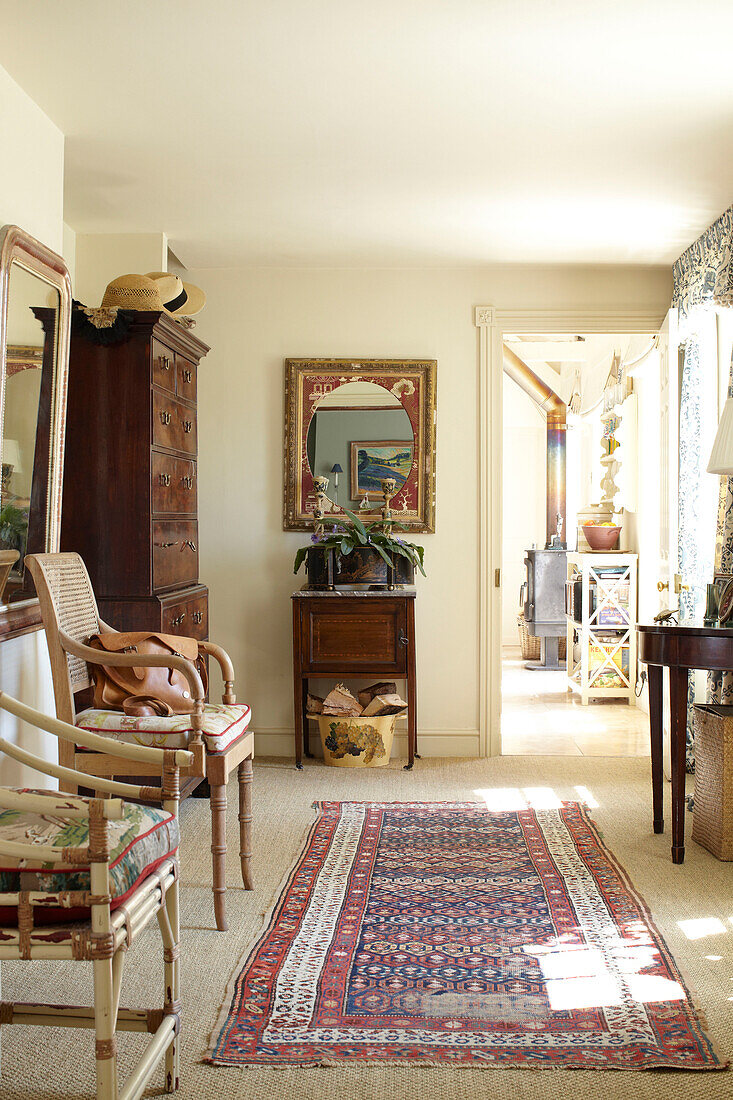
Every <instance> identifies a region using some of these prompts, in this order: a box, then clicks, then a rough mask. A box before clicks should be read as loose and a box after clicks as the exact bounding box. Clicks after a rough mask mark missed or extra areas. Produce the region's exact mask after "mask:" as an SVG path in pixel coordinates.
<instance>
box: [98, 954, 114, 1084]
mask: <svg viewBox="0 0 733 1100" xmlns="http://www.w3.org/2000/svg"><path fill="white" fill-rule="evenodd" d="M92 967H93V968H94V1032H95V1039H96V1044H95V1057H96V1063H97V1100H118V1096H119V1093H118V1090H117V1039H116V1037H115V1012H114V983H113V978H112V960H111V959H95V961H94V962H93V963H92Z"/></svg>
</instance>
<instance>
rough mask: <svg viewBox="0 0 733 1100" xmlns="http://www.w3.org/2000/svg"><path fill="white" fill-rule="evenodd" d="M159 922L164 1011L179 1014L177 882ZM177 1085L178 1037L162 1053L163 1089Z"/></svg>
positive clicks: (178, 1068)
mask: <svg viewBox="0 0 733 1100" xmlns="http://www.w3.org/2000/svg"><path fill="white" fill-rule="evenodd" d="M158 924H159V925H160V932H161V935H162V938H163V967H164V978H165V997H164V1003H163V1011H164V1012H166V1011H171V1010H172V1011H174V1012H179V1013H180V998H181V961H180V958H179V955H180V917H179V888H178V882H177V881H176V882H174V883H173V885H172V886H170V887H169V889H168V892H167V893H166V896H165V902H164V904H163V907H162V909H160V910H159V912H158ZM179 1084H180V1047H179V1042H178V1036H177V1035H176V1036H174V1039H173V1042H172V1043H171V1044H170V1046H169V1047H168V1049H167V1050H166V1052H165V1091H166V1092H175V1091H176V1089H177V1088H178V1087H179Z"/></svg>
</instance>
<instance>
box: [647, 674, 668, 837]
mask: <svg viewBox="0 0 733 1100" xmlns="http://www.w3.org/2000/svg"><path fill="white" fill-rule="evenodd" d="M647 678H648V681H649V733H650V737H651V749H652V813H653V817H654V832H655V833H663V832H664V790H663V783H664V777H663V775H662V752H663V738H664V709H663V708H664V704H663V697H664V696H663V684H664V669H663V668H662V666H661V665H647Z"/></svg>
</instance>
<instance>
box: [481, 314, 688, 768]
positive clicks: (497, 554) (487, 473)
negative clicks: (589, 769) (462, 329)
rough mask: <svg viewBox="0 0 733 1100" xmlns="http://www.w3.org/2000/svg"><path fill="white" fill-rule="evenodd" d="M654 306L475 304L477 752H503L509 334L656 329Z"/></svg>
mask: <svg viewBox="0 0 733 1100" xmlns="http://www.w3.org/2000/svg"><path fill="white" fill-rule="evenodd" d="M666 315H667V310H666V308H665V309H664V310H663V311H661V312H659V311H654V310H634V309H627V310H623V309H614V310H559V309H558V310H555V309H542V310H533V309H495V308H494V306H476V308H475V311H474V322H475V324H476V327H477V328H478V330H479V464H480V472H479V571H480V572H479V693H480V694H479V752H480V755H481V756H500V755H501V542H502V457H503V456H502V450H503V447H502V442H503V433H502V396H503V379H504V366H503V359H502V344H503V342H504V334H505V333H512V332H548V333H555V332H560V333H563V332H577V333H594V332H598V333H606V332H608V333H615V332H619V333H645V332H657V331H658V330H659V328H660V327H661V325H662V323H663V322H664V319H665V317H666Z"/></svg>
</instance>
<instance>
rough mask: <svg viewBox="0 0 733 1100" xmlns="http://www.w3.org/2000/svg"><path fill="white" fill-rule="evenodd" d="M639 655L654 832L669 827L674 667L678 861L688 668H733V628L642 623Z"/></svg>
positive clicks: (677, 857)
mask: <svg viewBox="0 0 733 1100" xmlns="http://www.w3.org/2000/svg"><path fill="white" fill-rule="evenodd" d="M637 630H638V634H639V659H640V660H641V661H643V662H644V663H645V664H646V665H647V666H648V670H647V671H648V675H649V719H650V722H649V724H650V734H651V749H652V813H653V818H654V832H655V833H663V832H664V813H663V776H662V737H663V698H664V696H663V675H664V669H665V667H666V668H668V669H669V703H670V748H671V757H672V862H673V863H682V862H683V861H684V858H685V743H686V731H687V682H688V678H687V674H688V672H689V671H690V669H692V668H703V669H709V670H712V671H718V670H722V671H724V672H729V671H731V670H733V629H729V628H728V627H716V626H701V625H700V624H697V623H695V624H693V623H684V622H683V623H681V624H680V625H679V626H675V625H669V626H668V625H666V624H665V625H663V624H658V625H654V626H640V627H638V628H637Z"/></svg>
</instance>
